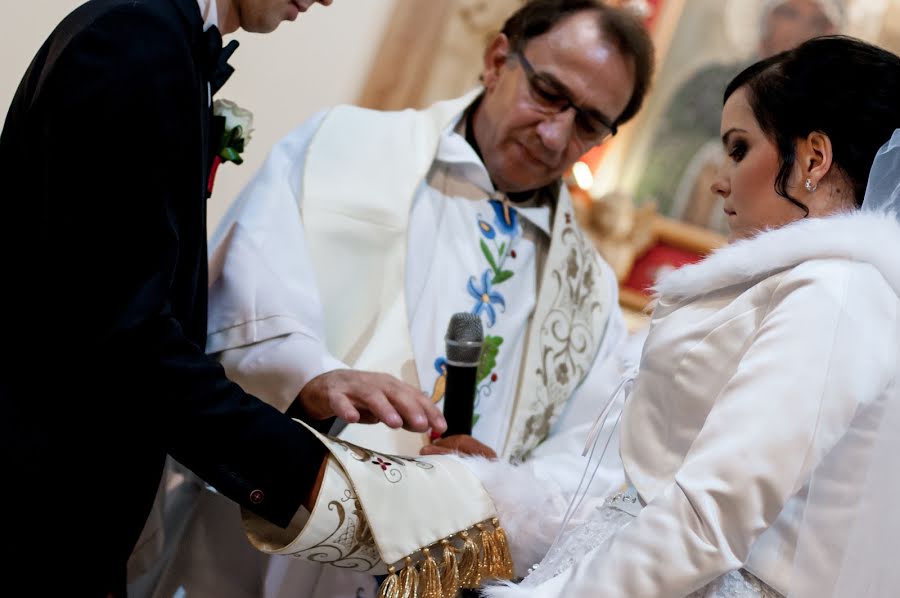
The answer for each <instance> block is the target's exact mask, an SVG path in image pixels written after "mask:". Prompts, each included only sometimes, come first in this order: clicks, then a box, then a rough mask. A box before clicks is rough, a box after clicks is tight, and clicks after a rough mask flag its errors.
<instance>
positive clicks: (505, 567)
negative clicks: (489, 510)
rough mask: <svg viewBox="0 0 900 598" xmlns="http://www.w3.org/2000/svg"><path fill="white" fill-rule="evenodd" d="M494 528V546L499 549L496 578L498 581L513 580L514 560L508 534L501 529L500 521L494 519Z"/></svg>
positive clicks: (492, 522)
mask: <svg viewBox="0 0 900 598" xmlns="http://www.w3.org/2000/svg"><path fill="white" fill-rule="evenodd" d="M491 524H492V525H493V526H494V544H495V545H496V547H497V559H498V563H499V566H498V568H497V572H496V573H495V577H496V578H497V579H512V578H513V560H512V554H511V553H510V551H509V540H508V539H507V538H506V532H505V531H503V528H502V527H500V521H499V520H498V519H496V518H494V519H493V520H492V521H491Z"/></svg>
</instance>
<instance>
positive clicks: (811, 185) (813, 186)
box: [804, 179, 819, 193]
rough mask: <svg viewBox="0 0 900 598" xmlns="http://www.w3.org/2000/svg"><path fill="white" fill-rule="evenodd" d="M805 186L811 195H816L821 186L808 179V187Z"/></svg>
mask: <svg viewBox="0 0 900 598" xmlns="http://www.w3.org/2000/svg"><path fill="white" fill-rule="evenodd" d="M804 186H805V187H806V190H807V191H809V192H810V193H815V192H816V189H818V188H819V185H817V184H816V183H813V182H812V179H806V185H804Z"/></svg>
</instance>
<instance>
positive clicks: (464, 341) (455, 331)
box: [445, 312, 484, 367]
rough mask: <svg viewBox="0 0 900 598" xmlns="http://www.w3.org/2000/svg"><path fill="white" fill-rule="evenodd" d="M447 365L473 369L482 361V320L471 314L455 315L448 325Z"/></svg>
mask: <svg viewBox="0 0 900 598" xmlns="http://www.w3.org/2000/svg"><path fill="white" fill-rule="evenodd" d="M445 340H446V342H447V363H449V364H450V365H455V366H462V367H473V366H477V365H478V362H479V361H480V360H481V345H482V344H484V329H483V328H482V326H481V318H480V317H478V316H476V315H475V314H471V313H469V312H460V313H457V314H453V317H452V318H450V324H448V325H447V336H446V338H445Z"/></svg>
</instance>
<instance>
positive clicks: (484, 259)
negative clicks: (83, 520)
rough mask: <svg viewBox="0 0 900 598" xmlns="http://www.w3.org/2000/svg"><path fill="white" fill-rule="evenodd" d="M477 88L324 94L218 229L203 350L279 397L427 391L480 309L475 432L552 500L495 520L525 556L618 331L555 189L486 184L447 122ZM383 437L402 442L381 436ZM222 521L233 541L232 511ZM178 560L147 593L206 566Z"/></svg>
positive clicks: (190, 550) (610, 384) (599, 273)
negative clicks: (390, 105) (341, 101)
mask: <svg viewBox="0 0 900 598" xmlns="http://www.w3.org/2000/svg"><path fill="white" fill-rule="evenodd" d="M474 98H475V95H474V94H470V95H468V96H466V97H464V98H461V99H459V100H456V101H453V102H446V103H441V104H438V105H436V106H435V107H433V108H432V109H430V110H428V111H423V112H414V111H405V112H400V113H374V112H369V111H363V110H359V109H353V108H340V109H335V110H332V111H328V112H326V113H323V114H320V115H317V116H316V117H314V118H312V119H310V120H309V121H307V122H306V123H304V124H303V125H301V126H300V127H298V128H297V129H296V130H294V131H293V132H291V133H290V134H289V135H288V136H287V137H286V138H285V139H284V140H283V141H282V142H280V143H279V144H278V145H277V146H276V147H275V148H274V149H273V150H272V153H271V154H270V156H269V158H268V160H267V162H266V164H265V165H264V166H263V168H262V170H261V171H260V172H259V173H258V175H257V176H256V177H255V178H254V180H253V181H252V182H251V183H250V185H249V186H248V187H247V188H246V189H245V190H244V191H243V192H242V194H241V196H240V197H239V198H238V200H237V201H236V202H235V204H234V205H233V206H232V208H231V209H230V211H229V213H228V214H227V215H226V216H225V218H224V220H223V223H222V225H221V226H220V228H219V231H218V232H217V234H216V235H215V236H214V237H213V240H212V242H211V245H212V247H211V256H212V257H211V268H210V276H211V287H210V297H211V305H210V326H209V330H210V337H209V338H210V340H209V345H208V350H209V351H210V352H213V353H218V354H220V355H221V359H222V362H223V364H224V365H225V367H226V370H227V372H228V374H229V376H230V377H232V378H233V379H234V380H235V381H237V382H238V383H240V384H241V385H242V386H243V387H244V388H245V389H246V390H247V391H248V392H250V393H252V394H255V395H256V396H259V397H260V398H262V399H264V400H266V401H267V402H270V403H271V404H273V405H275V406H276V407H278V408H280V409H282V410H284V409H286V408H287V407H288V406H289V405H290V404H291V402H292V401H293V400H294V398H295V397H296V395H297V393H298V392H299V390H300V389H301V388H302V387H303V385H304V384H306V382H308V381H309V380H311V379H312V378H314V377H315V376H317V375H319V374H321V373H323V372H326V371H329V370H332V369H335V368H339V367H348V366H352V367H355V368H359V369H373V370H379V371H387V372H389V373H392V374H394V375H396V376H398V377H401V378H403V379H405V380H406V381H408V382H411V383H414V384H419V386H420V387H421V388H422V389H423V390H424V391H426V392H428V393H429V394H432V392H435V391H436V390H439V386H440V385H439V380H438V379H439V378H440V373H439V372H440V360H441V358H442V356H443V343H444V341H443V337H444V334H445V331H446V325H447V322H448V321H449V318H450V316H451V315H452V314H453V313H455V312H459V311H473V312H475V313H478V314H479V315H481V316H482V319H483V322H484V325H485V333H486V336H487V337H488V340H489V342H488V346H489V347H492V359H493V361H494V363H492V364H490V365H491V367H490V368H489V369H487V370H486V371H485V372H484V374H485V375H484V377H483V378H482V379H481V380H479V385H478V392H479V394H478V401H479V403H478V406H477V408H476V413H475V416H476V418H477V420H476V421H475V426H474V432H473V435H474V436H475V437H476V438H478V439H479V440H481V441H482V442H484V443H486V444H488V445H489V446H492V447H493V448H495V449H496V450H497V452H498V453H500V454H501V455H503V456H504V457H506V458H514V459H517V460H524V464H523V466H522V467H521V468H519V474H521V475H526V474H525V472H528V473H527V475H530V476H535V477H536V479H537V480H540V491H541V492H535V494H536V495H539V496H541V497H542V498H541V501H542V508H543V509H544V510H545V511H550V512H553V511H558V513H557V518H556V519H554V518H553V517H550V518H549V519H548V520H546V521H545V522H544V524H543V525H544V526H545V529H543V530H541V531H540V533H535V532H534V531H533V530H532V529H526V527H525V526H523V527H522V528H521V530H518V531H516V530H513V529H510V530H508V531H509V534H510V542H511V544H512V548H513V552H514V554H516V553H517V552H520V551H521V550H522V549H523V546H522V545H524V544H527V549H526V550H525V554H526V555H527V556H524V557H522V558H523V559H524V560H526V561H534V560H536V559H538V558H540V556H541V555H542V554H543V551H545V550H546V549H547V547H548V546H549V543H550V541H551V540H552V536H553V532H554V531H555V529H554V522H556V523H558V516H559V515H561V512H562V511H563V510H564V507H565V504H566V501H567V500H568V498H569V496H570V495H571V493H572V491H573V490H574V488H575V486H576V485H577V484H578V481H579V480H580V478H581V474H582V469H583V466H584V461H583V458H582V457H581V450H582V448H583V446H584V443H585V441H586V439H587V435H588V430H589V428H590V426H591V423H592V419H593V417H592V416H593V414H594V411H595V410H596V405H597V404H598V403H599V402H600V400H602V398H605V397H607V396H609V394H610V393H611V392H612V390H613V388H614V385H615V383H616V382H617V378H618V375H619V373H620V369H621V367H620V363H619V361H618V356H617V355H614V354H615V352H616V351H617V348H618V346H619V345H620V343H621V342H622V341H623V340H624V338H625V336H626V332H625V325H624V321H623V319H622V317H621V313H620V312H619V310H618V306H617V287H616V284H615V277H614V275H613V274H612V272H611V270H610V269H609V267H608V266H607V265H606V264H605V262H603V261H602V259H600V257H599V256H598V255H597V254H596V252H595V251H594V250H593V248H592V247H590V245H589V242H587V241H586V240H585V239H584V236H583V235H582V234H581V232H580V231H579V230H578V228H577V225H576V224H575V223H574V214H573V213H572V211H571V206H570V204H569V201H570V200H569V198H568V196H567V194H566V193H565V190H564V189H563V190H562V191H561V192H560V196H559V197H558V198H552V199H553V201H549V202H548V201H546V199H544V200H543V201H542V200H541V198H537V199H536V200H535V201H532V202H530V203H528V204H526V207H516V205H515V204H510V203H508V202H506V201H505V200H504V198H502V197H501V196H500V195H499V194H497V193H496V191H495V190H494V188H493V186H492V184H491V181H490V178H489V176H488V175H487V171H486V170H485V168H484V165H483V164H482V162H481V160H480V159H479V158H478V156H477V154H476V153H475V152H474V151H473V150H472V148H471V147H470V146H469V144H468V143H467V142H466V141H465V139H464V137H463V136H462V135H461V134H460V129H461V118H462V115H463V112H464V110H465V109H466V108H467V107H468V106H469V104H470V103H471V102H472V100H473V99H474ZM323 127H328V129H327V134H323ZM370 129H371V130H370ZM363 131H366V133H367V134H365V135H364V134H363V133H362V132H363ZM372 131H375V132H377V133H381V132H386V133H384V134H383V135H382V136H379V135H377V134H375V133H373V132H372ZM395 131H399V132H396V133H395ZM355 140H356V144H354V141H355ZM311 148H312V149H311ZM348 165H349V166H348ZM395 180H396V182H394V181H395ZM392 185H395V186H396V191H395V192H394V193H393V194H391V193H390V190H391V188H392V187H391V186H392ZM335 189H337V191H335ZM383 190H387V191H388V193H384V191H383ZM407 191H409V194H410V196H409V197H406V198H404V197H405V195H404V194H405V193H406V192H407ZM394 195H396V197H394ZM382 196H383V197H382ZM398 200H399V201H400V202H401V203H400V205H399V206H396V205H393V204H394V203H396V202H397V201H398ZM404 201H405V202H406V204H403V203H402V202H404ZM373 222H376V223H377V224H376V225H375V226H372V223H373ZM373 246H377V247H380V248H383V250H382V251H383V256H384V257H380V256H379V255H375V254H373V252H372V250H371V248H372V247H373ZM360 247H364V249H360ZM392 260H393V261H392ZM379 262H386V263H388V264H389V265H390V267H389V266H385V265H384V264H383V263H379ZM393 266H396V267H393ZM368 278H371V279H372V280H368ZM367 285H368V286H367ZM350 288H366V289H369V290H366V291H362V292H358V291H353V292H349V291H345V289H350ZM335 314H337V315H335ZM353 318H356V320H355V321H353V322H350V320H352V319H353ZM398 322H399V324H400V327H399V328H398V326H397V323H398ZM407 357H411V358H412V359H411V360H408V361H407ZM344 364H346V365H344ZM410 366H412V367H410ZM541 380H543V382H541ZM350 428H360V430H359V433H361V434H362V435H363V436H362V438H357V437H354V436H352V435H351V436H350V438H351V439H353V440H354V441H356V442H358V443H360V444H363V445H365V446H367V447H374V448H378V449H381V450H389V451H393V452H399V453H404V452H405V453H411V454H415V453H416V452H417V451H418V447H419V446H421V444H422V441H423V440H422V438H421V437H418V436H417V435H411V434H406V435H405V436H403V435H401V434H397V433H390V434H387V435H385V433H384V432H385V431H386V428H384V427H383V426H378V428H381V430H380V431H376V432H374V434H375V435H376V437H372V436H371V435H370V436H366V434H370V429H372V428H376V427H375V426H369V427H360V426H349V427H348V431H349V429H350ZM379 434H380V435H381V437H377V436H378V435H379ZM385 438H387V439H388V440H387V441H388V442H394V439H395V438H400V440H399V441H398V443H397V444H393V445H389V446H384V445H381V444H379V443H381V442H383V441H385ZM610 454H611V456H613V455H615V451H610ZM613 461H614V462H612V463H609V464H607V465H606V466H605V467H604V468H603V469H602V471H601V473H600V475H599V476H598V479H597V480H595V483H594V484H595V486H594V491H595V492H596V494H597V495H598V496H602V495H605V494H606V493H608V492H609V491H610V490H612V489H613V488H616V487H619V486H621V485H622V483H623V481H624V478H623V477H622V475H621V466H620V465H619V464H618V463H617V462H615V459H613ZM485 469H489V470H493V468H492V467H491V466H490V465H485ZM476 471H477V468H476ZM207 500H210V501H214V502H215V501H220V500H223V499H221V497H218V496H214V497H212V498H208V499H207ZM234 510H235V513H236V511H237V509H236V508H235V509H234ZM200 511H201V512H199V513H198V514H197V515H196V519H197V520H198V521H202V520H203V519H204V515H203V513H202V509H201V510H200ZM220 525H221V526H226V525H233V526H234V527H235V529H236V532H235V534H234V536H235V537H237V536H238V534H239V531H238V530H239V526H238V523H237V519H236V518H235V521H234V522H233V523H230V522H228V521H222V522H220ZM538 527H540V526H538ZM526 536H527V540H524V538H525V537H526ZM517 538H523V542H522V543H519V542H518V541H517ZM183 542H184V546H183V547H182V548H181V552H183V553H184V554H185V556H186V558H188V557H189V556H190V554H196V553H197V552H201V553H203V554H207V553H209V551H210V547H209V546H204V545H203V538H202V537H200V538H197V537H194V536H193V535H192V533H191V529H190V527H189V528H188V530H187V532H186V534H185V539H184V541H183ZM517 544H522V545H519V546H517ZM235 550H236V551H240V550H246V549H245V547H244V546H233V547H228V546H222V545H219V546H216V551H221V552H222V553H223V555H224V554H226V553H228V552H232V553H233V551H235ZM177 560H178V559H177V558H176V563H174V564H173V571H174V574H173V572H172V571H170V575H169V578H170V579H171V580H172V581H171V583H169V584H168V585H167V584H163V586H165V587H163V586H161V587H160V590H161V591H160V592H159V593H158V595H166V592H167V591H168V590H170V589H172V587H177V585H178V584H180V582H177V580H179V579H182V578H186V579H188V580H190V578H194V579H197V578H198V577H199V576H200V575H199V574H198V573H192V572H190V571H183V570H182V571H178V570H179V569H180V568H179V567H178V566H177ZM228 573H229V571H228V570H224V569H223V570H221V571H220V572H218V579H217V580H216V581H215V582H212V580H211V579H208V580H206V581H205V582H204V583H214V584H215V586H216V587H215V588H211V587H209V586H206V587H203V589H200V591H199V592H197V591H195V595H199V596H202V595H206V594H204V593H203V592H209V594H208V595H216V596H229V595H234V596H247V595H249V594H247V593H244V592H241V593H234V592H233V588H237V587H239V586H242V585H243V584H241V583H230V582H229V579H228V578H229V575H228ZM235 574H236V575H243V576H246V575H247V574H248V572H247V571H244V572H243V573H241V572H238V571H235ZM204 577H209V578H211V577H212V576H210V575H207V576H204ZM268 577H269V583H268V584H267V592H266V594H267V596H273V597H274V596H285V597H286V596H292V597H298V596H315V597H323V598H324V597H326V596H328V597H330V596H348V597H350V598H352V597H355V596H356V595H357V590H358V589H360V588H362V591H361V593H360V594H359V595H361V596H369V595H372V591H373V589H374V586H375V584H374V580H373V578H372V577H371V575H365V574H352V573H348V572H343V571H340V570H335V569H328V568H322V567H316V566H313V565H309V564H307V563H303V562H298V561H289V560H286V559H281V558H280V557H279V558H275V559H273V563H272V566H271V570H270V572H269V575H268ZM255 581H256V582H258V581H259V580H255ZM187 583H188V584H189V583H190V581H188V582H187ZM172 584H176V585H172ZM200 586H201V587H202V586H203V584H200ZM188 594H189V595H190V592H189V593H188ZM169 595H171V594H169Z"/></svg>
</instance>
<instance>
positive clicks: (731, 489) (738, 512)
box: [490, 213, 900, 598]
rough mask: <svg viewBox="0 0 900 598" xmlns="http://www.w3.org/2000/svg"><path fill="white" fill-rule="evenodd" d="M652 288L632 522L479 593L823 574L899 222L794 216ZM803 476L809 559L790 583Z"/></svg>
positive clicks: (845, 521)
mask: <svg viewBox="0 0 900 598" xmlns="http://www.w3.org/2000/svg"><path fill="white" fill-rule="evenodd" d="M657 290H658V291H659V294H660V299H659V302H658V305H657V307H656V309H655V311H654V314H653V318H652V323H651V329H650V333H649V336H648V338H647V340H646V343H645V345H644V350H643V356H642V359H641V366H640V373H639V375H638V378H637V381H636V384H635V388H634V392H633V394H632V396H631V397H630V399H629V400H628V403H627V404H626V406H625V410H624V413H623V416H622V420H621V423H620V447H621V448H620V451H621V456H622V461H623V463H624V467H625V471H626V474H627V476H628V478H629V480H630V481H631V482H632V483H633V484H634V486H635V487H636V489H637V490H638V492H639V494H640V497H641V499H642V501H643V503H644V504H645V506H644V508H643V509H642V510H641V511H640V513H639V514H638V516H637V517H636V518H635V519H634V520H633V521H632V522H631V523H630V524H629V525H627V526H626V527H624V528H622V529H621V530H620V531H619V532H618V533H617V534H615V535H614V536H613V538H612V539H611V540H610V541H609V542H607V543H605V544H603V545H601V546H599V547H597V548H595V549H593V550H592V551H591V552H589V553H587V554H586V555H584V557H583V558H581V559H580V561H579V562H577V564H576V565H575V566H574V567H572V568H571V569H569V570H567V571H566V572H564V573H562V574H561V575H559V576H558V577H556V578H554V579H552V580H550V581H548V582H546V583H545V584H544V585H542V586H539V587H537V588H532V589H530V590H526V589H525V588H496V589H494V590H493V591H492V592H491V594H490V595H491V596H504V597H505V596H566V597H567V598H581V597H588V596H590V597H592V598H594V597H612V596H622V597H625V596H627V597H629V598H650V597H654V598H656V597H679V596H685V595H687V594H689V593H691V592H692V591H694V590H697V589H699V588H701V587H703V586H704V585H706V584H707V583H709V582H710V581H712V580H714V579H716V578H717V577H719V576H721V575H723V574H724V573H726V572H728V571H730V570H733V569H738V568H741V567H745V568H746V569H748V570H750V571H751V572H752V573H754V574H755V575H757V576H758V577H759V578H760V579H762V580H763V581H765V582H766V583H768V584H769V585H770V586H772V587H773V588H774V589H776V590H777V591H779V592H781V593H782V594H785V595H789V594H791V593H792V592H793V591H794V590H795V589H796V588H799V587H804V586H806V585H808V582H810V581H811V580H812V578H815V577H818V576H829V575H834V569H835V568H837V565H838V564H839V563H840V562H841V557H842V556H843V555H842V553H843V550H842V543H843V542H844V541H845V538H846V535H847V534H846V530H847V529H848V528H849V526H850V524H851V521H849V516H848V514H849V513H850V509H849V507H850V506H852V505H854V504H855V503H856V500H857V497H858V496H857V491H858V488H859V486H860V484H861V482H862V476H864V475H865V474H864V472H865V471H866V470H867V467H868V462H869V455H870V450H871V445H872V437H873V436H874V433H875V431H876V429H877V427H878V424H879V423H880V417H881V413H882V411H883V406H884V404H885V402H886V401H887V400H896V393H897V389H896V382H897V380H896V378H897V375H898V371H900V368H898V365H900V317H898V316H900V299H898V294H900V224H898V222H897V220H895V219H894V218H893V217H892V216H889V215H888V216H884V215H876V214H863V213H853V214H846V215H838V216H832V217H829V218H817V219H808V220H803V221H800V222H796V223H794V224H791V225H788V226H785V227H783V228H781V229H778V230H774V231H770V232H766V233H762V234H760V235H758V236H757V237H755V238H753V239H750V240H746V241H741V242H737V243H734V244H732V245H730V246H728V247H726V248H723V249H722V250H720V251H718V252H716V253H715V254H714V255H712V256H711V257H710V258H708V259H707V260H705V261H704V262H701V263H700V264H697V265H694V266H688V267H685V268H682V269H681V270H679V271H676V272H674V273H672V274H670V275H669V276H667V277H665V278H664V279H663V280H662V281H661V283H660V284H659V285H658V289H657ZM813 475H814V476H815V477H814V478H813V479H815V481H816V488H815V491H816V504H817V515H816V516H817V520H816V521H812V522H809V521H808V522H806V528H805V529H806V530H808V532H809V533H811V534H812V537H811V538H805V540H806V541H807V542H808V543H807V545H806V546H807V550H810V547H811V555H810V554H807V555H805V559H804V562H805V566H804V567H803V568H800V569H796V570H795V568H794V566H793V565H794V558H793V557H794V552H795V548H796V543H797V530H798V528H799V527H800V525H801V524H803V516H804V510H805V507H806V504H807V496H808V494H809V491H810V486H809V483H810V479H811V477H812V476H813ZM511 516H512V515H511V514H504V513H502V512H501V517H502V518H504V517H505V518H507V519H508V518H509V517H511ZM898 532H900V530H898ZM804 577H807V579H804Z"/></svg>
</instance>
